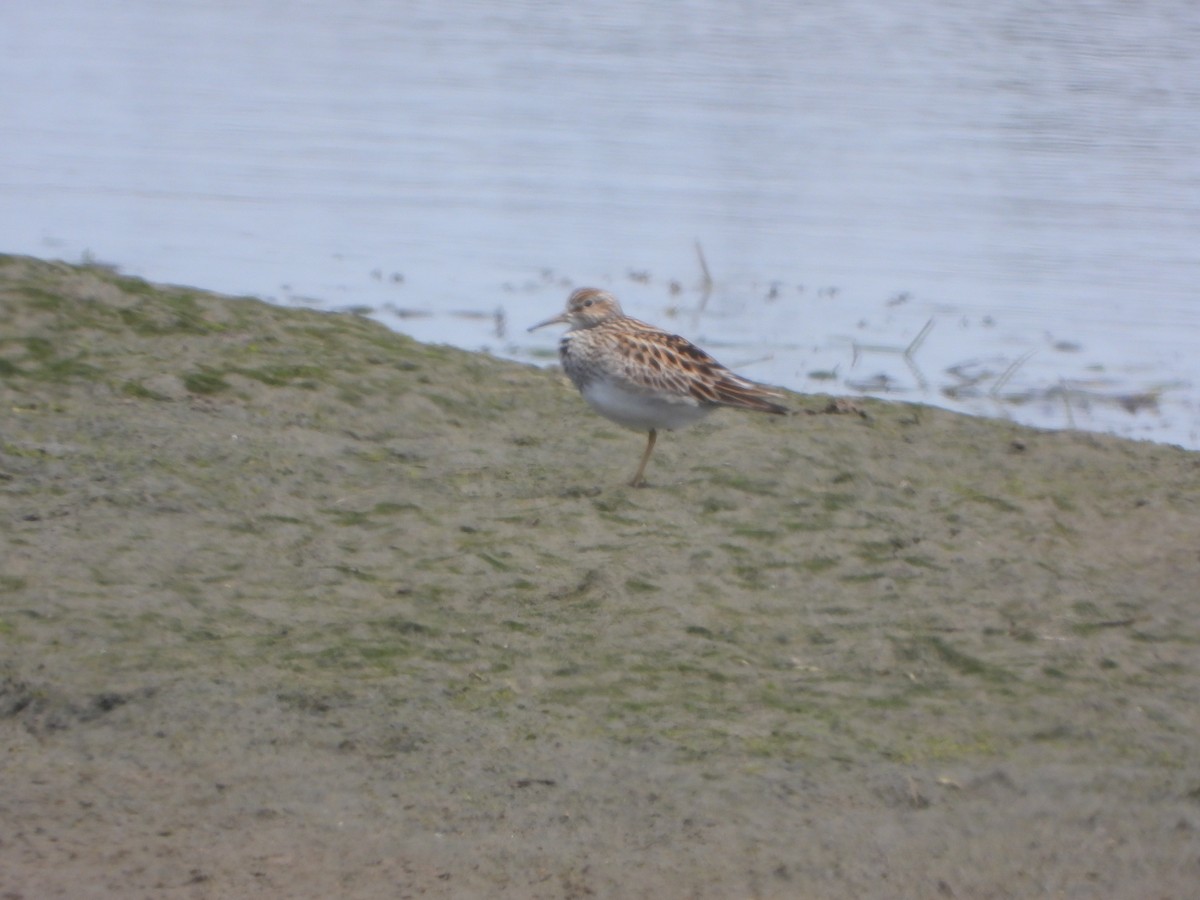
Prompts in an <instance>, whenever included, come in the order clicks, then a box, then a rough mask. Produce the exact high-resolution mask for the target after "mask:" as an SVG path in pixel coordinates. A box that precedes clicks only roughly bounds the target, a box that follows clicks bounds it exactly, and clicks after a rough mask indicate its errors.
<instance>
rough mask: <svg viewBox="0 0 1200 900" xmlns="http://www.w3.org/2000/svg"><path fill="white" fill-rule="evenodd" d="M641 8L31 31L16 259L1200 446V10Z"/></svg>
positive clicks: (197, 3)
mask: <svg viewBox="0 0 1200 900" xmlns="http://www.w3.org/2000/svg"><path fill="white" fill-rule="evenodd" d="M647 6H648V5H643V4H640V3H629V2H626V3H615V4H608V5H604V6H597V5H595V4H587V5H583V4H573V3H554V2H513V3H506V4H497V3H465V2H459V3H453V2H452V3H442V2H436V3H435V2H411V3H404V2H399V3H398V2H394V0H386V2H385V0H357V2H352V3H336V2H331V0H311V2H305V3H282V2H279V0H244V2H240V3H224V2H217V3H214V2H212V0H176V2H173V3H170V4H161V3H153V2H149V0H125V2H123V3H121V4H99V3H94V2H84V0H47V2H44V3H37V4H34V3H10V4H5V5H4V7H3V9H2V10H0V84H3V87H2V88H0V98H2V103H3V107H2V110H0V111H2V114H3V121H4V122H5V128H4V137H3V139H2V140H0V196H2V197H3V212H0V251H4V252H17V253H30V254H34V255H38V256H49V257H60V258H65V259H71V260H78V259H80V258H82V257H83V256H84V255H85V254H87V255H90V256H92V257H94V258H97V259H100V260H104V261H112V262H115V263H117V264H119V265H120V266H121V267H122V269H123V270H125V271H128V272H131V273H134V274H138V275H143V276H145V277H148V278H152V279H155V280H159V281H172V282H179V283H187V284H194V285H199V286H202V287H208V288H213V289H216V290H221V291H227V292H231V293H242V294H254V295H258V296H262V297H266V298H269V299H273V300H276V301H278V302H285V303H304V304H311V305H317V306H321V307H327V308H343V307H348V306H349V307H369V308H371V309H372V310H373V311H374V314H375V315H377V316H378V317H379V318H381V319H382V320H384V321H385V322H387V323H388V324H389V325H392V326H393V327H395V328H397V329H399V330H402V331H405V332H407V333H410V334H413V335H414V336H416V337H419V338H421V339H424V340H435V341H446V342H450V343H454V344H458V345H460V346H464V347H467V348H471V349H487V350H489V351H491V352H493V353H496V354H498V355H502V356H508V357H512V358H516V359H524V360H532V361H543V360H546V359H548V358H552V356H551V354H552V353H553V348H554V345H555V336H554V335H552V334H543V333H538V334H536V335H532V336H530V335H526V334H525V332H524V328H525V326H527V325H528V324H531V323H533V322H537V321H540V320H542V319H544V318H546V317H547V316H549V315H550V314H551V313H553V312H555V311H557V310H558V308H559V307H560V306H561V305H562V303H563V301H564V299H565V295H566V293H567V290H568V288H569V287H570V286H572V285H574V286H578V285H581V284H595V285H600V286H607V287H611V288H613V289H614V290H616V291H617V293H618V294H619V295H620V296H621V298H622V299H623V301H624V303H625V306H626V308H627V310H629V311H630V312H632V313H634V314H635V315H638V316H639V317H641V318H646V319H649V320H651V321H655V322H659V323H662V324H664V325H667V326H669V327H671V328H673V329H674V330H676V331H679V332H682V333H684V334H686V335H687V336H688V337H691V338H693V339H696V340H698V341H700V342H701V343H703V344H705V345H706V346H708V347H710V348H711V349H713V350H714V351H715V352H716V353H717V354H718V356H719V357H720V358H721V359H722V360H723V361H725V362H727V363H729V364H731V365H734V366H737V367H739V368H740V369H741V370H742V371H743V372H744V373H745V374H747V375H749V376H751V377H754V378H758V379H761V380H764V381H769V382H775V383H779V384H784V385H787V386H789V387H793V388H796V389H799V390H804V391H828V392H835V393H855V392H870V393H873V394H879V395H882V396H891V397H895V398H899V399H911V400H921V401H926V402H934V403H938V404H941V405H945V406H950V407H952V408H955V409H962V410H965V411H969V412H974V413H982V414H988V415H1001V416H1010V417H1012V418H1015V419H1017V420H1019V421H1023V422H1028V423H1031V424H1037V425H1044V426H1052V427H1059V426H1069V425H1074V426H1077V427H1083V428H1092V429H1097V430H1106V431H1113V432H1116V433H1120V434H1127V435H1130V436H1134V437H1143V438H1150V439H1154V440H1162V441H1170V442H1174V443H1181V444H1185V445H1187V446H1190V447H1200V288H1198V287H1197V286H1198V285H1200V153H1197V151H1196V148H1197V147H1200V53H1198V52H1197V50H1196V48H1197V47H1200V6H1197V5H1196V4H1195V3H1194V2H1191V0H1174V2H1173V0H1163V2H1159V3H1155V4H1133V3H1128V2H1124V0H1095V2H1089V3H1072V4H1054V5H1048V4H1041V3H1031V2H1019V0H997V2H994V3H992V4H990V5H988V6H987V7H986V8H984V7H981V6H979V5H978V4H966V3H936V2H931V0H924V2H921V0H909V2H865V0H860V2H843V3H822V4H809V3H796V2H759V3H750V2H747V3H727V2H720V3H718V2H715V0H696V2H689V3H684V4H662V5H655V7H654V8H646V7H647ZM1056 7H1057V8H1056ZM697 241H699V242H700V244H701V245H702V247H703V252H704V257H705V260H706V263H707V266H708V268H709V270H710V272H711V276H712V279H713V283H712V288H711V291H710V292H708V294H705V293H703V292H702V291H701V285H702V273H701V268H700V263H699V260H698V255H697V252H696V242H697ZM930 322H932V327H931V328H930V329H928V330H927V331H925V337H924V339H923V340H922V341H921V342H920V343H919V345H918V346H917V347H916V348H915V349H914V352H913V353H912V354H911V355H910V356H909V357H905V356H904V355H903V354H902V353H901V352H900V351H902V350H903V349H904V348H905V347H906V346H908V345H909V344H910V343H911V342H912V341H913V340H914V339H915V338H917V337H918V336H919V335H920V334H921V333H922V331H923V330H924V329H926V326H927V324H928V323H930Z"/></svg>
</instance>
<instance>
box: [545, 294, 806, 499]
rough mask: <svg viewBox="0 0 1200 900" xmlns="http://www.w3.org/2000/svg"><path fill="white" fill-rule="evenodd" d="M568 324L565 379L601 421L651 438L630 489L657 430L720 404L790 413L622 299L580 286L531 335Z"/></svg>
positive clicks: (561, 348) (639, 480)
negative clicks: (632, 312)
mask: <svg viewBox="0 0 1200 900" xmlns="http://www.w3.org/2000/svg"><path fill="white" fill-rule="evenodd" d="M547 325H569V326H570V328H569V329H568V330H567V332H566V334H564V335H563V337H562V340H561V341H560V342H559V345H558V355H559V357H560V358H561V359H562V365H563V369H564V370H565V371H566V373H567V376H568V377H569V378H570V379H571V381H573V382H574V383H575V386H576V387H577V388H579V392H580V393H581V394H583V399H584V400H586V401H587V402H588V405H589V406H591V407H592V409H594V410H595V411H596V412H598V413H600V415H602V416H604V417H606V418H608V419H611V420H612V421H614V422H616V423H617V424H618V425H623V426H625V427H626V428H631V429H633V430H634V431H645V432H647V438H646V450H645V452H644V453H643V454H642V461H641V462H640V463H639V464H638V468H637V474H636V475H634V476H633V480H632V481H631V482H629V483H630V485H631V486H633V487H640V486H642V485H644V484H645V483H646V481H645V478H644V477H643V476H644V475H645V472H646V463H648V462H649V461H650V454H651V453H652V452H653V451H654V443H655V441H656V440H658V431H659V429H664V430H666V431H672V430H674V429H676V428H686V427H687V426H688V425H692V424H694V423H696V422H698V421H700V420H701V419H703V418H704V417H705V416H707V415H708V414H709V413H710V412H712V411H713V410H714V409H716V408H717V407H720V406H732V407H736V408H738V409H750V410H755V411H757V412H767V413H775V414H776V415H786V414H787V413H788V412H789V410H788V409H787V408H786V407H783V406H780V405H779V404H778V403H775V402H773V401H772V400H769V399H768V398H769V397H779V396H780V394H779V393H778V392H776V391H773V390H771V389H770V388H767V387H765V386H763V385H761V384H757V383H756V382H753V381H750V380H749V379H748V378H742V377H741V376H740V375H735V374H734V373H733V372H731V371H729V370H728V369H727V368H725V367H724V366H723V365H721V364H720V363H719V362H717V361H716V360H715V359H713V358H712V357H711V356H709V355H708V354H707V353H705V352H704V351H703V350H701V349H700V348H699V347H697V346H696V345H695V344H693V343H692V342H691V341H689V340H687V339H686V338H682V337H680V336H679V335H677V334H671V333H670V332H668V331H663V330H662V329H661V328H656V327H654V326H653V325H647V324H646V323H645V322H639V321H638V320H637V319H632V318H630V317H629V316H627V315H625V313H624V311H623V310H622V309H621V304H620V303H618V302H617V298H616V297H614V296H613V295H612V294H610V293H608V291H602V290H600V289H599V288H579V289H578V290H577V291H575V292H574V293H572V294H571V296H570V297H569V298H568V299H567V308H566V310H565V311H564V312H562V313H560V314H559V315H557V316H554V317H553V318H550V319H547V320H546V321H545V322H539V323H538V324H537V325H534V326H533V327H531V328H530V329H529V330H530V331H533V330H534V329H537V328H543V327H545V326H547Z"/></svg>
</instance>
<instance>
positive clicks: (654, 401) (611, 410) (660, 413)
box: [582, 378, 712, 431]
mask: <svg viewBox="0 0 1200 900" xmlns="http://www.w3.org/2000/svg"><path fill="white" fill-rule="evenodd" d="M582 393H583V399H584V400H586V401H587V402H588V405H589V406H591V407H592V409H594V410H595V411H596V412H598V413H600V415H602V416H604V417H605V418H608V419H612V420H613V421H614V422H616V423H617V424H618V425H624V426H625V427H626V428H632V429H633V430H634V431H650V430H651V429H652V428H653V429H659V428H662V429H665V430H667V431H671V430H672V429H675V428H686V427H687V426H688V425H693V424H695V423H696V422H699V421H700V420H701V419H703V418H704V417H705V416H707V415H708V414H709V413H710V412H712V407H711V406H701V405H700V404H699V402H698V401H696V400H694V399H693V398H691V397H673V398H671V399H669V400H667V399H663V398H662V397H661V396H655V395H652V394H651V395H647V394H638V393H633V392H632V391H626V390H623V389H621V388H620V387H617V386H616V385H614V384H613V383H612V382H610V381H605V380H604V379H603V378H598V379H596V380H595V381H593V382H591V383H590V384H588V385H587V387H585V388H584V389H583V392H582Z"/></svg>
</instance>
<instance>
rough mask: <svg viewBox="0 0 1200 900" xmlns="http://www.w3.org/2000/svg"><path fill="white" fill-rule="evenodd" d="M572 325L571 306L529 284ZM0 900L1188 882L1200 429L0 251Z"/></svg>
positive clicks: (1198, 795) (934, 891)
mask: <svg viewBox="0 0 1200 900" xmlns="http://www.w3.org/2000/svg"><path fill="white" fill-rule="evenodd" d="M548 314H549V313H548ZM0 401H2V404H0V410H2V412H0V423H2V425H0V523H2V527H3V547H4V549H3V562H2V564H0V647H3V651H4V652H3V659H2V661H0V739H2V742H3V743H2V747H3V766H4V768H3V784H4V790H3V791H2V792H0V892H2V896H4V897H6V898H31V900H32V898H45V897H71V898H86V897H123V898H124V897H253V896H262V897H298V898H299V897H303V898H307V897H313V898H316V897H334V896H337V897H352V898H358V897H361V898H375V897H380V898H384V897H386V898H392V897H435V898H436V897H444V898H475V897H478V898H485V897H489V898H490V897H514V898H521V897H536V898H542V897H544V898H557V897H564V898H574V897H613V898H630V897H656V898H662V897H668V898H674V897H680V898H685V897H686V898H692V897H697V898H701V897H704V898H709V897H711V898H724V897H738V898H743V897H770V898H774V897H780V898H783V897H789V898H791V897H814V898H842V897H845V898H874V897H878V898H898V897H913V898H917V897H922V898H923V897H938V896H943V897H960V898H961V897H972V898H974V897H997V898H999V897H1030V896H1066V897H1133V896H1137V897H1180V898H1183V897H1188V896H1191V895H1193V894H1194V892H1195V885H1196V884H1197V883H1200V749H1198V748H1200V704H1198V703H1197V701H1196V698H1197V697H1200V606H1198V600H1200V590H1198V588H1197V586H1198V585H1200V454H1198V453H1194V452H1187V451H1184V450H1180V449H1177V448H1172V447H1167V446H1160V445H1153V444H1146V443H1134V442H1129V441H1125V440H1121V439H1116V438H1108V437H1102V436H1096V435H1090V434H1080V433H1047V432H1039V431H1034V430H1030V429H1027V428H1022V427H1018V426H1015V425H1011V424H1008V423H1005V422H999V421H988V420H982V419H975V418H968V417H964V416H959V415H955V414H952V413H948V412H943V411H939V410H936V409H932V408H928V407H922V406H915V405H905V404H888V403H882V402H875V401H854V402H852V403H849V404H847V403H842V404H831V403H830V399H829V398H824V397H813V396H791V397H789V402H790V404H791V405H792V407H793V408H794V409H796V410H797V413H796V415H793V416H790V417H787V418H777V417H768V416H752V415H741V414H738V413H735V412H723V413H720V414H718V415H716V416H713V417H712V418H711V419H710V420H709V422H708V423H706V424H704V425H701V426H698V427H696V428H694V429H691V430H689V431H685V432H680V433H677V434H666V435H663V436H662V437H661V439H660V441H659V447H658V449H657V451H656V454H655V458H654V460H653V461H652V462H651V465H650V468H649V470H648V473H647V475H648V478H649V481H650V486H649V487H648V488H646V489H632V488H629V487H626V486H625V485H624V481H625V480H626V479H627V478H628V477H629V475H630V474H631V472H632V470H633V468H634V467H635V465H636V463H637V459H638V455H639V454H640V452H641V449H642V445H643V439H642V438H641V437H639V436H638V435H636V434H633V433H631V432H627V431H623V430H621V429H619V428H618V427H616V426H614V425H612V424H611V423H608V422H606V421H604V420H603V419H600V418H599V417H597V416H595V415H594V414H592V413H591V412H589V411H588V410H587V409H586V407H585V406H584V404H583V402H582V401H581V400H580V398H579V397H578V395H577V394H576V393H575V392H574V390H573V389H571V388H570V387H569V386H568V385H567V384H566V382H565V381H564V380H563V378H562V377H561V375H559V374H557V373H555V372H548V371H541V370H537V369H532V368H529V367H524V366H520V365H516V364H512V363H506V362H502V361H497V360H494V359H491V358H488V357H484V356H478V355H473V354H469V353H464V352H460V351H457V350H453V349H448V348H444V347H431V346H424V345H420V344H417V343H415V342H413V341H411V340H409V339H406V338H404V337H402V336H398V335H395V334H392V333H390V332H388V331H387V330H385V329H384V328H383V327H382V326H379V325H377V324H375V323H372V322H370V321H367V320H365V319H362V318H358V317H355V316H350V315H331V314H321V313H315V312H310V311H300V310H288V309H282V308H277V307H272V306H269V305H266V304H263V303H260V302H257V301H253V300H246V299H232V298H226V297H220V296H216V295H212V294H208V293H205V292H202V291H198V290H194V289H190V288H176V287H159V286H153V285H149V284H146V283H145V282H142V281H139V280H137V279H132V278H126V277H123V276H121V275H119V274H115V273H113V272H110V271H107V270H105V269H103V268H97V267H93V268H81V267H73V266H68V265H65V264H60V263H47V262H41V261H36V260H30V259H24V258H15V257H0Z"/></svg>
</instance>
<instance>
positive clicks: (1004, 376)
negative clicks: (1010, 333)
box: [988, 350, 1037, 397]
mask: <svg viewBox="0 0 1200 900" xmlns="http://www.w3.org/2000/svg"><path fill="white" fill-rule="evenodd" d="M1035 353H1037V351H1036V350H1030V351H1029V352H1028V353H1026V354H1024V355H1023V356H1020V357H1018V358H1017V359H1016V360H1014V361H1013V363H1012V365H1010V366H1009V367H1008V368H1007V369H1005V370H1004V371H1003V372H1002V373H1001V374H1000V377H999V378H997V379H996V383H995V384H993V385H992V389H991V390H990V391H988V393H989V394H991V395H992V397H999V396H1000V391H1001V390H1002V389H1003V387H1004V386H1005V385H1006V384H1008V381H1009V379H1010V378H1012V377H1013V376H1014V375H1016V374H1017V370H1018V369H1019V368H1021V366H1023V365H1025V363H1026V362H1028V361H1029V357H1031V356H1033V354H1035Z"/></svg>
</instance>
